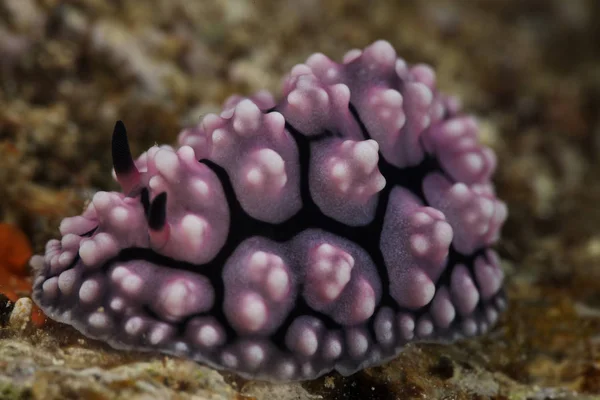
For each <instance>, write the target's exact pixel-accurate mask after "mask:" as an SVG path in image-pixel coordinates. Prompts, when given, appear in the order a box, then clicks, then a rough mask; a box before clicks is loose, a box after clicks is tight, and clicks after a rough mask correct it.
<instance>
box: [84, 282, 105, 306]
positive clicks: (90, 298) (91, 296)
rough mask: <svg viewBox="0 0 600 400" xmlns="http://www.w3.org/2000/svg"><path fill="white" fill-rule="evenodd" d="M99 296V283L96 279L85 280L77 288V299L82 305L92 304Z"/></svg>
mask: <svg viewBox="0 0 600 400" xmlns="http://www.w3.org/2000/svg"><path fill="white" fill-rule="evenodd" d="M100 295H101V283H100V281H99V280H98V279H97V278H90V279H87V280H85V281H84V282H83V283H82V284H81V287H80V288H79V299H80V300H81V301H82V302H84V303H92V302H94V301H96V300H98V298H99V297H100Z"/></svg>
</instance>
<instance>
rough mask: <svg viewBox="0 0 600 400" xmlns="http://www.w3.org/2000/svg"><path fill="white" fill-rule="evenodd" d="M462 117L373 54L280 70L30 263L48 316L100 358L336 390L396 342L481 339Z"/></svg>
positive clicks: (477, 185) (421, 81)
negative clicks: (187, 365)
mask: <svg viewBox="0 0 600 400" xmlns="http://www.w3.org/2000/svg"><path fill="white" fill-rule="evenodd" d="M477 135H478V127H477V123H476V121H475V119H474V118H472V117H470V116H466V115H463V114H461V113H460V112H459V107H458V102H457V101H456V100H455V99H454V98H452V97H449V96H445V95H444V94H441V93H440V92H438V91H437V89H436V87H435V74H434V72H433V70H432V69H431V68H430V67H428V66H426V65H415V66H408V65H407V64H406V63H405V62H404V61H403V60H402V59H400V58H398V57H397V56H396V53H395V51H394V49H393V48H392V46H391V45H390V44H389V43H387V42H385V41H377V42H375V43H373V44H372V45H370V46H368V47H367V48H365V49H364V50H362V51H361V50H352V51H350V52H348V53H347V54H346V55H345V56H344V59H343V62H342V63H341V64H338V63H335V62H333V61H331V60H330V59H329V58H327V57H326V56H324V55H323V54H315V55H312V56H311V57H310V58H309V59H308V60H307V61H306V63H305V64H300V65H297V66H295V67H294V68H293V69H292V71H291V73H290V74H289V76H288V77H287V78H286V79H285V82H284V88H283V97H282V100H281V101H279V102H276V101H275V100H274V99H273V98H272V97H271V95H270V94H268V93H266V92H260V93H258V94H256V95H255V96H251V97H248V98H245V97H240V96H234V97H232V98H230V99H229V100H228V101H227V102H226V103H225V106H224V109H223V111H222V112H221V113H220V114H219V115H215V114H210V115H207V116H206V117H205V118H204V119H203V120H202V122H201V123H200V124H199V125H198V126H195V127H192V128H188V129H186V130H184V131H183V132H181V133H180V135H179V144H180V147H179V148H177V149H174V148H171V147H169V146H161V147H156V146H155V147H152V148H151V149H149V150H148V151H147V152H146V153H144V154H142V156H140V157H139V158H138V159H137V160H134V159H133V158H132V157H131V153H130V151H129V145H128V142H127V136H126V131H125V127H124V125H123V124H122V123H120V122H118V123H117V124H116V126H115V130H114V133H113V145H112V155H113V166H114V170H115V175H116V178H117V180H118V182H119V183H120V185H121V187H122V189H123V192H122V193H117V192H98V193H96V194H95V195H94V196H93V199H92V200H91V202H90V203H89V205H88V207H87V208H86V210H85V211H84V212H83V213H82V214H81V215H80V216H75V217H70V218H65V219H64V220H63V221H62V223H61V225H60V232H61V235H62V238H61V239H60V240H51V241H49V242H48V244H47V245H46V253H45V255H44V256H35V257H33V258H32V260H31V265H32V266H33V267H34V270H35V275H36V276H35V282H34V292H33V296H34V299H35V301H36V303H37V304H38V305H39V306H40V307H41V308H42V309H43V311H44V312H45V313H46V314H47V315H48V316H49V317H51V318H53V319H55V320H58V321H61V322H64V323H67V324H70V325H72V326H74V327H75V328H77V329H78V330H80V331H81V332H83V333H84V334H85V335H87V336H89V337H92V338H96V339H100V340H103V341H106V342H108V343H109V344H111V345H112V346H114V347H116V348H122V349H135V350H154V351H161V352H165V353H168V354H174V355H178V356H184V357H188V358H191V359H194V360H197V361H199V362H203V363H206V364H209V365H212V366H214V367H216V368H221V369H228V370H232V371H234V372H237V373H239V374H240V375H242V376H244V377H249V378H258V379H266V380H272V381H290V380H303V379H312V378H315V377H317V376H320V375H322V374H324V373H326V372H328V371H331V370H337V371H339V372H340V373H342V374H351V373H354V372H356V371H358V370H360V369H362V368H365V367H368V366H372V365H376V364H379V363H382V362H383V361H385V360H389V359H391V358H393V357H395V356H396V355H397V354H398V353H399V352H400V351H402V348H403V346H405V345H406V344H407V343H409V342H413V341H439V342H449V341H453V340H456V339H459V338H462V337H466V336H473V335H478V334H482V333H484V332H486V331H487V330H488V329H489V328H490V327H491V326H492V324H494V323H495V322H496V320H497V318H498V315H499V313H500V312H501V311H502V310H503V309H504V308H505V306H506V302H505V298H504V292H503V290H502V282H503V273H502V269H501V268H500V263H499V258H498V256H497V255H496V253H495V252H494V250H492V249H491V247H490V246H492V245H493V244H494V242H495V241H496V240H497V239H498V237H499V231H500V229H501V226H502V224H503V222H504V220H505V219H506V216H507V210H506V206H505V205H504V203H502V202H501V201H500V200H498V199H497V198H496V196H495V194H494V188H493V185H492V183H491V175H492V173H493V171H494V170H495V167H496V159H495V155H494V153H493V152H492V150H491V149H489V148H487V147H485V146H483V145H481V144H480V143H479V142H478V138H477Z"/></svg>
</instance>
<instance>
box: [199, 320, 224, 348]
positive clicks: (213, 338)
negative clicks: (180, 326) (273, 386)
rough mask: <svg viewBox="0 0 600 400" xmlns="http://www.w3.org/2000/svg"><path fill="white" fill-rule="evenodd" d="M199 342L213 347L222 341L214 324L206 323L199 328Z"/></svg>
mask: <svg viewBox="0 0 600 400" xmlns="http://www.w3.org/2000/svg"><path fill="white" fill-rule="evenodd" d="M197 340H198V343H200V344H202V345H203V346H206V347H213V346H216V345H217V344H219V342H221V335H220V333H219V331H217V329H216V328H215V327H214V326H211V325H204V326H202V327H200V329H199V330H198V337H197Z"/></svg>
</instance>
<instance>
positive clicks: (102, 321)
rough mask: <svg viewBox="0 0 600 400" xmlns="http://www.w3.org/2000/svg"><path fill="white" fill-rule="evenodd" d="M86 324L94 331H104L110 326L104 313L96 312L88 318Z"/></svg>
mask: <svg viewBox="0 0 600 400" xmlns="http://www.w3.org/2000/svg"><path fill="white" fill-rule="evenodd" d="M88 324H90V326H92V327H93V328H96V329H106V328H108V327H109V325H110V319H109V318H108V315H106V313H105V312H102V311H96V312H93V313H92V314H90V316H89V317H88Z"/></svg>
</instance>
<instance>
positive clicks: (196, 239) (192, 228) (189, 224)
mask: <svg viewBox="0 0 600 400" xmlns="http://www.w3.org/2000/svg"><path fill="white" fill-rule="evenodd" d="M181 229H182V230H183V232H184V233H185V236H186V240H187V241H188V242H189V243H190V244H191V245H192V247H193V248H199V247H201V246H202V245H203V243H204V242H205V241H206V239H207V235H208V231H209V225H208V222H207V221H206V220H205V219H204V218H202V217H199V216H197V215H193V214H188V215H186V216H185V217H183V219H182V220H181Z"/></svg>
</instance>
